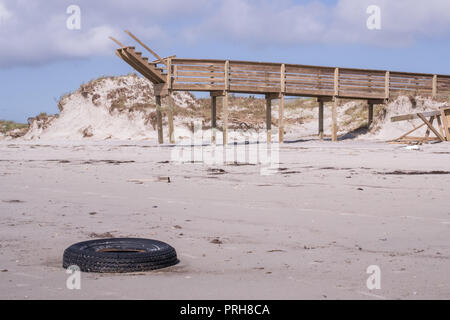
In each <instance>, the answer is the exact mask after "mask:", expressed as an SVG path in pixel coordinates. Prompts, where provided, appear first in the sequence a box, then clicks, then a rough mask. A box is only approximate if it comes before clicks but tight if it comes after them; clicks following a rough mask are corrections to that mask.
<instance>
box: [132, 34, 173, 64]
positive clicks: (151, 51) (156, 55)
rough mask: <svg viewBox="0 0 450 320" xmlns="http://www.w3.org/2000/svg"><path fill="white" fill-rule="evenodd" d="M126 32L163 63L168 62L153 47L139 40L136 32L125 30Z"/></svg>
mask: <svg viewBox="0 0 450 320" xmlns="http://www.w3.org/2000/svg"><path fill="white" fill-rule="evenodd" d="M125 33H126V34H128V35H129V36H130V37H132V38H133V39H134V40H136V42H137V43H139V44H140V45H141V46H142V47H144V48H145V49H146V50H147V51H148V52H150V53H151V54H152V55H153V56H154V57H155V58H156V59H158V60H161V61H162V63H163V64H166V62H165V61H164V60H162V58H161V57H160V56H159V55H158V54H157V53H156V52H155V51H153V50H152V49H150V48H149V47H147V46H146V45H145V44H144V43H143V42H142V41H141V40H139V39H138V38H137V37H136V36H135V35H134V34H132V33H131V32H130V31H128V30H125Z"/></svg>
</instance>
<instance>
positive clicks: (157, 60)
mask: <svg viewBox="0 0 450 320" xmlns="http://www.w3.org/2000/svg"><path fill="white" fill-rule="evenodd" d="M176 57H177V56H176V55H172V56H168V57H164V58H161V59H156V60H153V61H152V63H161V62H163V61H165V60H167V59H172V58H176Z"/></svg>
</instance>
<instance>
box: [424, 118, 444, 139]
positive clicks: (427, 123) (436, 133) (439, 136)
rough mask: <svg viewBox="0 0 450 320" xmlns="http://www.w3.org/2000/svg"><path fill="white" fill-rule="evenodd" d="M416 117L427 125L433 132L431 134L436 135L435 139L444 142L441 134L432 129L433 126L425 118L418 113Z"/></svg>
mask: <svg viewBox="0 0 450 320" xmlns="http://www.w3.org/2000/svg"><path fill="white" fill-rule="evenodd" d="M417 116H418V117H419V118H420V119H422V121H423V122H425V124H426V125H427V127H428V128H429V129H430V130H431V131H433V133H434V134H435V135H436V137H438V138H439V140H441V141H445V139H444V137H443V136H441V134H440V133H439V132H438V131H437V130H436V129H435V128H434V127H433V125H432V124H431V123H430V122H429V121H428V120H427V119H426V118H425V116H424V115H423V114H422V113H418V114H417Z"/></svg>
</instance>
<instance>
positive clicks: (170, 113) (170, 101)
mask: <svg viewBox="0 0 450 320" xmlns="http://www.w3.org/2000/svg"><path fill="white" fill-rule="evenodd" d="M167 102H168V104H169V108H168V110H167V118H168V120H169V143H171V144H173V143H175V135H174V127H173V109H174V105H173V98H172V92H171V91H169V95H168V96H167Z"/></svg>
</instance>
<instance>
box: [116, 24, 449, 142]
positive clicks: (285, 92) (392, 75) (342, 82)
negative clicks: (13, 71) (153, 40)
mask: <svg viewBox="0 0 450 320" xmlns="http://www.w3.org/2000/svg"><path fill="white" fill-rule="evenodd" d="M126 32H127V33H128V34H129V35H130V36H131V37H132V38H133V39H134V40H136V41H137V42H138V43H139V44H140V45H142V46H143V47H144V48H145V49H147V50H148V51H149V52H150V53H151V54H152V55H154V56H155V58H156V60H153V61H149V60H148V58H146V57H143V56H142V53H141V52H137V51H136V49H135V47H129V46H124V45H122V44H121V43H120V42H118V41H117V40H115V39H113V38H111V39H113V40H114V41H115V42H116V43H117V44H118V45H119V46H120V48H119V49H117V50H116V54H117V55H118V56H119V57H120V58H121V59H123V60H124V61H125V62H127V63H128V64H129V65H130V66H131V67H133V68H134V69H135V70H136V71H138V72H139V73H140V74H142V75H143V76H144V77H145V78H147V79H148V80H150V81H151V82H152V83H153V84H154V88H155V95H156V98H157V99H156V102H157V118H158V140H159V143H163V134H162V114H161V97H166V96H167V97H169V108H168V110H169V112H168V117H169V136H170V143H174V142H175V141H174V137H173V115H172V111H171V110H172V107H173V106H172V104H173V103H172V99H171V93H172V92H173V91H204V92H210V95H211V115H212V117H211V119H212V120H211V121H212V127H213V128H215V123H216V110H215V109H216V97H217V96H223V98H224V99H223V115H222V120H223V128H222V132H223V141H224V144H226V143H227V126H228V95H229V93H248V94H264V95H265V97H266V100H267V102H266V119H267V122H266V125H267V132H268V134H267V138H268V141H270V137H271V119H270V118H271V101H272V100H273V99H279V110H278V111H279V123H278V129H279V142H283V134H284V128H283V106H284V98H285V97H286V96H298V97H316V98H318V104H319V136H321V137H323V103H324V102H326V101H334V103H333V105H332V124H333V125H332V140H333V141H336V140H337V114H336V109H337V107H338V105H339V99H362V100H367V101H368V118H369V124H370V123H371V121H372V119H373V105H374V104H383V103H386V102H387V101H388V100H389V99H390V98H393V97H395V96H398V95H400V94H407V95H421V96H430V97H433V98H448V97H449V96H450V75H440V74H425V73H409V72H394V71H381V70H368V69H352V68H332V67H321V66H308V65H298V64H285V63H267V62H253V61H235V60H209V59H180V58H176V57H175V56H172V57H167V58H161V57H159V56H158V55H157V54H156V53H155V52H154V51H152V50H151V49H150V48H148V47H147V46H146V45H145V44H143V43H142V42H141V41H140V40H139V39H137V38H136V37H135V36H134V35H133V34H131V33H130V32H128V31H126Z"/></svg>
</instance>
